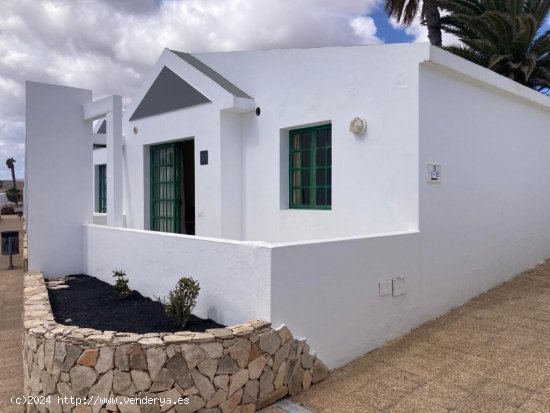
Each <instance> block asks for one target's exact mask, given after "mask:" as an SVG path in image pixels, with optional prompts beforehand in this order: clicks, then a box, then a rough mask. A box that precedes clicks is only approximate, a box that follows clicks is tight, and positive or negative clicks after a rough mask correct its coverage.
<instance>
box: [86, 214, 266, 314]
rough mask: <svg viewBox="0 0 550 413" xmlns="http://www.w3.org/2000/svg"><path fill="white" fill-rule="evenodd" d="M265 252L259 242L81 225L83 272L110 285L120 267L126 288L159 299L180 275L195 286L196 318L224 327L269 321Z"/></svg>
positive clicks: (172, 286) (171, 287)
mask: <svg viewBox="0 0 550 413" xmlns="http://www.w3.org/2000/svg"><path fill="white" fill-rule="evenodd" d="M270 260H271V256H270V250H269V249H268V248H266V247H265V246H262V245H261V244H255V243H243V242H231V241H223V240H214V239H207V238H200V237H193V236H186V235H177V234H166V233H159V232H151V231H142V230H130V229H121V228H111V227H104V226H98V225H86V226H85V227H84V265H83V271H84V272H85V273H86V274H89V275H92V276H94V277H97V278H99V279H101V280H103V281H105V282H108V283H110V284H113V273H112V272H113V270H115V269H124V270H125V271H126V273H127V275H128V278H129V280H130V282H129V286H130V288H133V289H136V290H138V291H139V292H140V293H142V294H143V295H146V296H149V297H151V298H153V297H154V296H157V297H164V296H167V295H168V292H169V291H170V290H172V289H174V287H175V286H176V283H177V282H178V280H179V279H180V278H181V277H183V276H190V277H193V278H194V279H195V280H197V281H199V282H200V286H201V291H200V294H199V299H198V302H197V307H196V311H195V314H197V315H198V316H200V317H209V318H212V319H214V320H216V321H218V322H220V323H223V324H225V325H229V324H237V323H241V322H244V321H247V320H251V319H258V318H260V319H267V320H268V319H269V318H270V315H269V303H270V298H269V273H270V265H271V263H270Z"/></svg>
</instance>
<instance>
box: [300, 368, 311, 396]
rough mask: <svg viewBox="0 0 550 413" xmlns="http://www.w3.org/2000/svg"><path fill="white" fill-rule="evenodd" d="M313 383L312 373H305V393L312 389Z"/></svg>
mask: <svg viewBox="0 0 550 413" xmlns="http://www.w3.org/2000/svg"><path fill="white" fill-rule="evenodd" d="M311 381H312V377H311V372H310V371H309V370H306V372H305V373H304V381H303V382H302V386H303V388H304V391H306V390H307V389H309V388H310V387H311Z"/></svg>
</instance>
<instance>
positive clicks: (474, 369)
mask: <svg viewBox="0 0 550 413" xmlns="http://www.w3.org/2000/svg"><path fill="white" fill-rule="evenodd" d="M291 400H292V401H293V402H294V403H297V404H301V405H303V406H304V407H305V408H307V409H308V410H310V411H311V412H316V413H317V412H322V413H339V412H342V413H343V412H346V413H353V412H360V413H370V412H389V413H401V412H403V413H412V412H422V413H431V412H442V413H444V412H457V413H458V412H460V413H462V412H476V413H484V412H487V413H489V412H490V413H513V412H529V413H531V412H532V413H544V412H550V262H547V263H545V264H544V265H542V266H539V267H538V268H537V269H535V270H532V271H529V272H526V273H524V274H523V275H521V276H519V277H516V278H514V279H513V280H511V281H510V282H508V283H506V284H502V285H500V286H499V287H497V288H495V289H493V290H491V291H489V292H488V293H487V294H484V295H482V296H479V297H477V298H475V299H474V300H472V301H470V302H469V303H467V304H466V305H464V306H462V307H460V308H458V309H456V310H454V311H452V312H450V313H448V314H447V315H445V316H443V317H441V318H440V319H438V320H436V321H434V322H431V323H429V324H426V325H424V326H422V327H420V328H418V329H416V330H415V331H413V332H412V333H411V334H409V335H407V336H405V337H402V338H401V339H399V340H397V341H395V342H393V343H390V344H389V345H386V346H384V347H383V348H381V349H378V350H376V351H374V352H372V353H369V354H368V355H366V356H364V357H362V358H360V359H358V360H356V361H354V362H353V363H351V364H348V365H347V366H345V367H343V368H341V369H339V370H336V371H335V372H333V373H332V375H331V377H330V378H329V379H327V380H326V381H325V382H323V383H321V384H319V385H317V386H314V387H312V388H311V389H310V390H309V391H307V392H305V394H302V395H299V396H297V397H294V398H293V399H291ZM276 412H277V413H281V412H284V410H282V409H280V408H276V407H270V408H267V409H264V411H263V412H262V413H276Z"/></svg>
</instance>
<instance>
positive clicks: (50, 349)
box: [44, 339, 55, 374]
mask: <svg viewBox="0 0 550 413" xmlns="http://www.w3.org/2000/svg"><path fill="white" fill-rule="evenodd" d="M54 353H55V340H53V339H50V340H45V343H44V367H46V370H47V371H48V373H50V374H52V372H53V356H54Z"/></svg>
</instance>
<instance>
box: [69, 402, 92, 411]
mask: <svg viewBox="0 0 550 413" xmlns="http://www.w3.org/2000/svg"><path fill="white" fill-rule="evenodd" d="M73 413H92V408H91V407H90V406H88V405H86V404H79V405H78V406H76V407H75V408H74V409H73Z"/></svg>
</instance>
